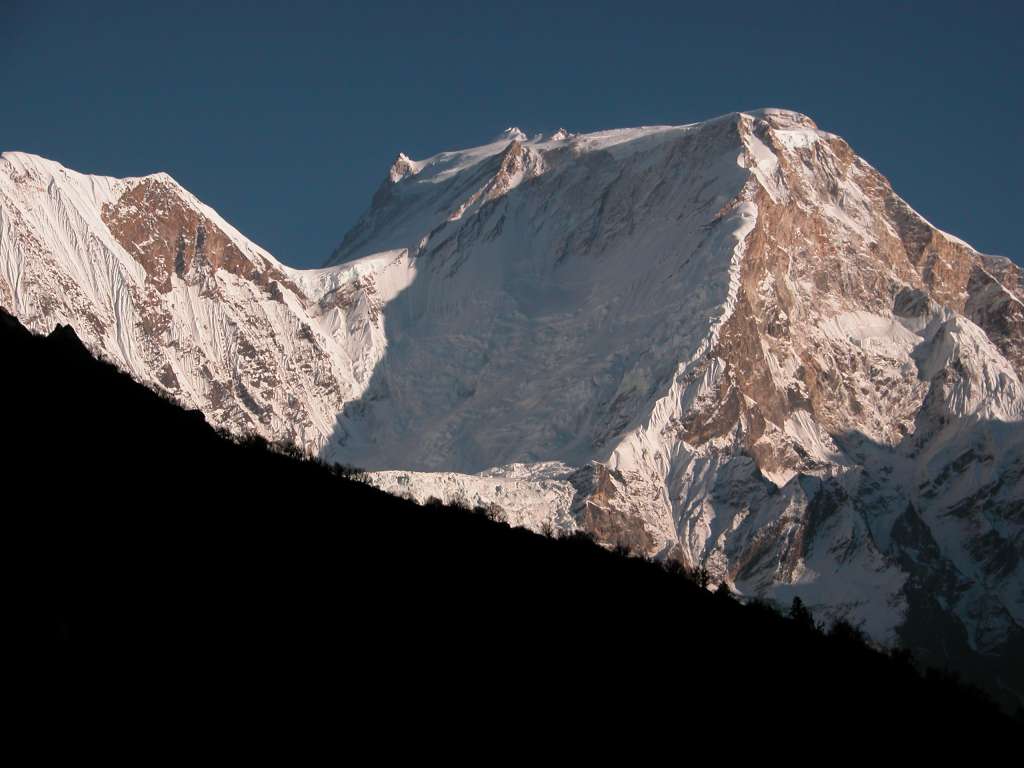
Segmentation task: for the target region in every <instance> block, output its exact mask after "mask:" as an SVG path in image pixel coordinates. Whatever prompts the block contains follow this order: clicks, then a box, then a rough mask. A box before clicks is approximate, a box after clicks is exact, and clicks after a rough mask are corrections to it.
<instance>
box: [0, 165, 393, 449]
mask: <svg viewBox="0 0 1024 768" xmlns="http://www.w3.org/2000/svg"><path fill="white" fill-rule="evenodd" d="M402 264H403V260H402V256H401V254H392V255H388V254H382V255H380V256H377V257H374V258H373V259H370V260H367V261H365V262H364V263H361V264H357V265H349V266H346V267H342V268H338V269H334V270H327V271H315V272H310V273H305V272H295V271H294V270H290V269H288V268H287V267H285V266H283V265H281V264H279V263H278V262H277V261H275V260H274V259H273V257H271V256H270V255H269V254H267V253H266V252H264V251H263V250H262V249H260V248H258V247H257V246H255V245H253V244H252V243H250V242H249V241H248V240H246V239H245V238H244V237H242V236H241V235H240V234H239V233H238V232H236V231H235V230H234V229H233V228H232V227H231V226H230V225H228V224H227V223H226V222H224V221H223V220H222V219H220V217H219V216H217V214H216V213H215V212H214V211H212V210H211V209H209V208H207V207H206V206H204V205H203V204H202V203H200V202H199V201H198V200H196V199H195V198H194V197H192V195H190V194H189V193H188V192H186V191H185V190H184V189H182V188H181V187H180V186H179V185H178V184H177V183H176V182H174V180H173V179H171V178H170V177H169V176H167V175H166V174H156V175H154V176H148V177H145V178H141V179H125V180H117V179H106V178H101V177H91V176H83V175H81V174H77V173H74V172H73V171H69V170H67V169H64V168H62V167H60V166H59V165H57V164H56V163H52V162H50V161H46V160H43V159H42V158H38V157H33V156H30V155H22V154H18V153H7V154H5V155H4V156H3V159H2V161H0V299H2V301H3V304H4V306H5V307H6V308H8V309H10V310H11V311H13V312H14V313H16V314H17V315H18V316H19V318H20V319H21V320H22V322H23V323H25V325H26V326H28V327H29V328H31V329H33V330H35V331H37V332H48V331H50V330H52V328H53V326H54V325H55V324H57V323H65V324H70V325H73V326H75V327H76V328H77V329H78V331H79V333H80V335H81V336H82V339H83V341H85V343H86V344H87V345H89V347H90V348H91V349H92V350H93V351H94V352H96V353H98V354H100V355H102V356H104V357H106V358H108V359H110V360H112V361H113V362H115V363H117V364H118V365H120V366H122V367H123V368H125V369H126V370H128V371H129V372H131V373H132V374H133V375H134V376H136V377H137V378H138V379H140V380H142V381H145V382H148V383H150V384H154V385H156V386H158V387H159V388H160V389H163V390H165V391H166V392H167V393H169V394H170V395H172V396H174V397H175V398H177V399H178V400H180V401H181V402H182V403H183V404H184V405H185V406H186V407H189V408H196V409H200V410H202V411H203V412H204V413H205V414H206V416H207V418H208V419H209V420H210V421H211V423H213V424H214V425H216V426H219V427H223V428H225V429H228V430H230V431H233V432H249V431H253V432H257V433H259V434H261V435H263V436H265V437H267V438H269V439H273V440H278V439H283V440H288V441H291V442H295V443H298V444H299V445H302V446H304V447H305V448H307V449H308V450H309V451H311V452H315V451H318V450H319V449H320V448H321V446H322V445H323V442H324V439H325V436H326V435H327V434H329V432H330V430H331V429H332V427H333V424H334V419H335V415H336V414H337V413H338V411H340V410H341V408H342V407H343V405H344V403H345V402H347V401H348V400H351V399H353V398H355V397H357V396H358V395H359V393H360V392H361V389H362V386H363V385H364V383H365V382H366V381H367V380H368V378H369V375H370V373H371V372H372V370H373V368H374V366H375V365H376V363H377V361H378V360H379V358H380V355H381V353H382V350H383V347H384V344H385V341H384V338H383V330H382V320H381V317H380V306H381V302H382V294H381V288H382V287H383V291H384V293H383V299H386V298H387V295H388V294H387V291H388V290H391V289H390V288H389V287H388V286H389V285H390V284H391V283H390V282H389V280H390V278H388V277H385V278H384V279H383V283H382V284H379V283H378V280H380V276H381V273H390V274H397V273H401V272H402V271H403V267H402ZM401 279H402V278H401V277H399V278H398V280H399V283H400V281H401Z"/></svg>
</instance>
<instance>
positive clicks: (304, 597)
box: [0, 313, 1010, 748]
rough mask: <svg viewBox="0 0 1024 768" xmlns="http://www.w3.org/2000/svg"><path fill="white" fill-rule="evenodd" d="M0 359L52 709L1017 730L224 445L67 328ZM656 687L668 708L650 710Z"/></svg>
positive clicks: (361, 489)
mask: <svg viewBox="0 0 1024 768" xmlns="http://www.w3.org/2000/svg"><path fill="white" fill-rule="evenodd" d="M0 354H2V356H3V359H4V361H5V364H6V365H5V374H4V376H3V377H0V394H2V396H3V397H4V402H6V403H17V404H18V405H19V407H18V408H14V409H11V410H10V412H9V414H8V417H9V418H8V422H7V427H8V429H7V430H6V431H5V440H4V443H3V451H2V453H0V463H2V466H3V468H4V471H5V477H7V478H16V481H17V485H18V487H19V489H20V490H21V492H22V494H23V495H22V496H21V498H22V499H23V501H21V502H15V503H14V504H13V505H12V506H11V508H10V509H9V510H8V516H9V518H10V519H11V522H12V528H11V532H12V533H13V534H14V538H13V539H12V541H14V542H16V544H17V558H16V560H15V561H14V564H15V572H16V575H17V579H16V582H15V584H14V591H15V597H16V599H17V601H18V605H21V606H24V607H27V608H28V609H29V611H28V612H27V613H19V614H16V615H17V616H19V617H21V620H20V621H18V622H16V625H15V627H14V629H15V636H16V637H22V636H24V633H25V630H28V631H29V632H30V633H31V635H30V636H29V645H30V646H31V649H32V651H33V655H32V657H31V658H32V659H36V658H38V654H39V652H40V651H42V652H43V657H42V658H41V659H40V663H39V666H38V668H35V667H32V668H31V669H30V670H28V671H29V673H30V675H31V676H32V677H33V678H34V681H35V682H34V688H35V689H36V691H37V692H40V693H41V695H43V696H44V698H45V699H46V701H47V704H48V705H49V706H50V707H54V708H59V707H64V708H66V710H67V711H68V712H70V713H71V714H73V715H74V717H75V719H76V720H77V721H79V722H80V723H86V722H88V723H91V722H92V721H93V718H95V719H96V720H97V721H100V722H106V723H116V724H117V728H118V730H119V732H121V733H122V735H121V736H119V737H118V738H119V739H124V738H126V736H127V732H128V731H132V732H136V733H140V732H142V731H139V730H137V729H140V728H141V729H145V728H148V727H150V726H151V724H152V722H153V721H154V720H157V721H159V720H162V717H163V713H165V712H166V713H168V714H170V713H173V712H175V711H187V712H188V714H189V719H190V721H192V720H196V719H203V718H205V717H207V716H208V715H209V716H213V717H214V718H215V719H216V721H217V722H219V723H221V724H224V723H226V722H227V719H228V718H230V717H249V716H250V713H252V714H258V713H259V712H262V711H265V708H266V707H268V706H274V707H276V706H277V705H280V704H281V703H282V702H288V706H289V708H294V711H295V712H299V711H301V712H310V713H311V714H312V715H313V716H316V711H317V710H320V715H323V714H324V712H323V711H322V709H321V708H322V707H323V706H334V705H336V704H337V703H338V701H339V700H341V701H344V702H345V703H346V707H349V708H350V709H351V711H350V712H349V714H348V715H347V716H346V717H345V718H344V719H343V722H342V723H339V724H336V725H337V726H338V727H339V728H341V729H342V730H343V731H350V732H351V733H352V736H353V737H356V738H358V737H359V733H358V731H359V729H360V727H361V726H362V725H363V724H365V725H366V726H369V725H380V724H381V721H380V720H379V718H381V717H384V718H385V719H386V722H388V723H391V724H392V725H394V724H395V723H396V722H398V721H397V720H396V719H395V718H396V717H398V716H399V715H400V712H399V711H398V709H399V708H400V709H401V710H402V711H407V710H408V708H410V707H412V708H414V709H415V710H416V711H417V712H418V713H419V714H418V715H417V717H418V718H422V719H423V722H432V721H433V718H434V717H435V716H436V715H437V714H439V712H438V711H437V710H438V707H437V703H438V701H439V699H438V697H441V696H443V701H444V702H445V706H444V707H443V708H442V709H443V712H444V713H445V714H444V717H445V718H447V719H449V720H450V718H451V717H456V716H457V717H460V718H461V717H477V716H481V715H483V714H485V713H486V714H487V716H488V718H493V717H498V716H499V713H507V714H509V715H510V714H511V713H512V712H513V711H515V708H516V707H517V706H518V705H517V704H515V698H513V697H519V696H527V697H528V699H529V700H530V701H532V702H534V703H533V705H532V709H531V711H530V717H531V718H536V719H538V721H539V722H540V723H545V722H558V723H559V724H560V726H561V728H564V729H573V728H578V727H582V726H583V725H584V724H585V723H588V722H592V718H593V717H594V716H595V714H594V713H595V711H599V712H600V717H601V718H602V719H607V718H612V719H614V720H615V722H616V723H617V727H621V728H626V727H629V728H632V727H639V728H653V729H661V728H669V729H672V730H670V731H669V732H675V731H676V730H678V729H679V728H680V727H682V726H681V725H680V723H681V722H685V723H686V728H691V727H696V726H699V727H700V728H701V729H702V732H706V730H707V729H708V728H714V727H717V726H716V723H717V724H718V725H721V724H722V723H721V720H722V718H725V719H726V721H728V722H730V723H734V724H737V725H736V726H735V727H741V726H742V724H743V723H745V722H747V721H751V723H753V720H756V723H757V725H758V727H763V726H764V725H766V724H768V723H772V722H777V723H778V724H779V725H783V724H785V725H786V726H787V727H792V724H793V718H794V714H793V713H794V712H800V715H799V725H800V728H808V729H809V728H819V727H824V728H826V729H833V728H835V727H836V722H837V718H840V719H841V722H842V723H844V727H846V728H849V727H855V728H860V727H865V728H882V727H886V728H889V727H891V724H892V723H894V722H899V723H900V724H901V728H902V729H903V731H902V733H903V734H904V735H907V736H910V735H912V734H913V733H914V731H913V729H914V728H916V727H917V726H918V725H919V724H927V725H928V726H929V727H932V728H935V727H950V728H954V727H955V728H957V729H960V732H962V733H963V734H964V735H965V736H966V735H967V734H969V735H970V738H971V739H975V740H976V739H978V738H982V737H985V736H991V735H995V734H998V733H1000V732H1002V731H1003V730H1004V729H1006V728H1008V727H1009V726H1010V722H1009V721H1008V720H1006V719H1005V718H1004V717H1003V716H1001V715H1000V714H999V713H998V712H997V711H996V710H995V708H994V707H993V705H992V704H991V702H988V701H986V700H985V699H984V698H981V697H979V696H977V695H976V694H972V693H971V692H970V691H969V690H967V689H964V688H960V687H958V686H956V685H953V684H951V683H950V682H949V681H948V680H945V679H944V678H941V677H936V676H932V677H930V678H929V679H928V680H927V681H925V680H923V679H921V678H919V677H918V676H917V675H916V674H915V673H913V672H912V671H911V669H910V668H909V667H908V666H907V665H906V663H905V662H904V661H902V660H900V659H898V658H897V659H890V658H887V657H885V656H883V655H881V654H878V653H876V652H874V651H870V650H868V649H867V648H866V647H864V646H863V645H861V644H859V643H858V642H857V641H856V639H855V638H852V637H851V636H850V635H849V633H846V634H843V633H839V634H836V635H834V636H831V637H829V638H826V637H824V636H822V635H820V634H818V633H816V632H813V631H809V630H807V629H805V628H803V627H802V626H801V625H800V624H798V623H797V622H795V621H792V620H788V619H783V618H781V617H779V616H778V615H777V614H775V613H774V612H772V611H770V610H766V609H764V608H756V607H741V606H739V605H738V604H737V603H736V602H735V601H734V600H733V599H731V598H728V597H724V596H722V595H711V594H709V593H708V592H706V591H704V590H702V589H700V588H698V587H697V586H695V585H694V584H693V583H692V582H691V581H690V580H688V579H687V578H684V577H683V576H682V575H680V574H678V573H675V574H673V573H670V572H668V571H666V570H665V569H664V568H662V567H660V566H657V565H654V564H651V563H647V562H644V561H641V560H638V559H627V558H624V557H622V556H621V555H618V554H615V553H612V552H608V551H605V550H603V549H601V548H599V547H597V546H595V545H593V544H592V543H590V542H589V541H586V540H584V539H582V538H580V537H573V538H571V539H563V540H560V541H555V540H551V539H547V538H544V537H541V536H537V535H535V534H532V533H529V532H527V531H525V530H523V529H516V528H509V527H507V526H505V525H501V524H497V523H494V522H492V521H490V520H488V519H487V518H486V517H485V516H484V515H483V514H480V513H470V512H467V511H462V510H455V509H450V508H444V507H440V506H435V507H433V508H431V509H425V508H421V507H417V506H415V505H413V504H411V503H409V502H406V501H402V500H400V499H396V498H394V497H392V496H389V495H386V494H384V493H382V492H380V491H377V490H375V489H373V488H371V487H369V486H366V485H363V484H362V483H359V482H354V481H352V480H349V479H346V478H344V477H340V476H338V475H337V473H335V472H332V471H331V470H329V469H327V468H326V467H324V466H323V465H319V464H314V463H311V462H309V461H299V460H297V459H295V458H291V457H288V456H285V455H282V454H279V453H274V452H271V451H268V450H267V449H266V447H265V445H263V444H260V443H256V442H247V443H242V444H238V443H235V442H233V441H231V440H229V439H228V438H227V437H222V436H220V435H218V434H217V433H215V432H214V431H213V430H212V429H211V428H210V427H209V426H207V424H206V423H205V422H204V420H203V419H202V418H201V417H200V416H199V415H198V414H196V413H195V412H186V411H182V410H181V409H179V408H178V407H176V406H175V405H173V404H172V403H170V402H168V401H166V400H164V399H162V398H160V397H158V396H157V395H155V394H154V393H152V392H150V391H149V390H147V389H145V388H144V387H142V386H140V385H138V384H136V383H134V382H132V381H131V380H130V379H129V378H128V377H126V376H124V375H123V374H120V373H118V372H117V371H115V369H113V368H112V367H111V366H109V365H105V364H102V363H98V362H96V361H95V360H93V359H92V358H91V356H90V355H89V354H88V352H87V351H86V350H85V349H84V347H83V346H82V345H81V343H80V342H79V341H78V339H77V337H76V336H75V334H74V332H73V331H71V330H70V329H68V328H66V327H60V328H57V329H56V330H55V331H54V332H53V333H52V334H51V335H50V336H48V337H33V336H31V335H30V334H28V333H27V332H26V331H24V329H22V328H21V327H20V326H19V325H18V323H17V322H16V321H15V320H13V319H12V318H10V317H9V316H7V315H5V314H2V313H0ZM69 445H73V446H74V448H75V450H74V451H73V452H72V451H69V450H67V447H68V446H69ZM30 490H31V493H29V491H30ZM667 605H668V606H672V607H673V610H670V611H665V610H664V608H665V606H667ZM652 616H658V619H657V620H656V621H651V620H649V619H650V617H652ZM698 659H699V660H700V663H698V664H696V665H694V664H693V663H692V662H693V661H694V660H698ZM664 691H675V692H678V695H675V696H674V697H673V700H672V702H671V704H670V705H669V706H667V707H666V706H665V702H664V700H663V699H662V697H661V695H660V693H663V692H664ZM442 692H443V693H442ZM332 702H333V704H332ZM756 702H761V703H763V704H765V705H766V706H761V705H759V704H758V705H755V703H756ZM481 708H483V709H481ZM503 716H504V715H502V717H503ZM499 719H500V717H499ZM49 722H50V723H51V724H53V725H54V727H57V726H56V721H53V720H51V721H49ZM460 722H461V720H460ZM488 726H489V727H494V726H495V722H494V721H493V719H491V720H490V721H489V722H488ZM63 729H64V726H60V730H61V732H63V733H69V732H68V731H65V730H63ZM914 738H916V736H915V737H914ZM149 748H152V745H151V746H150V747H149Z"/></svg>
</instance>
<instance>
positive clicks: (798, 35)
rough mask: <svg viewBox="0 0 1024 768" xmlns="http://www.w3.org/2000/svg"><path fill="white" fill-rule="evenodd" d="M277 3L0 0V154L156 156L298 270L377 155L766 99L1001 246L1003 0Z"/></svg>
mask: <svg viewBox="0 0 1024 768" xmlns="http://www.w3.org/2000/svg"><path fill="white" fill-rule="evenodd" d="M291 5H293V4H291V3H258V2H247V3H242V2H239V3H227V2H213V1H211V2H203V3H195V2H188V1H182V0H179V2H175V3H156V2H138V1H137V0H136V1H135V2H130V3H127V2H126V3H115V2H95V3H85V2H73V3H58V2H46V1H41V0H26V1H24V2H23V1H22V0H0V104H2V105H3V106H2V107H0V149H18V150H24V151H29V152H35V153H38V154H42V155H45V156H47V157H51V158H54V159H56V160H59V161H60V162H62V163H64V164H65V165H67V166H69V167H72V168H75V169H76V170H81V171H86V172H92V173H104V174H109V175H114V176H127V175H141V174H145V173H150V172H153V171H157V170H165V171H167V172H169V173H170V174H171V175H173V176H174V177H175V178H177V179H178V180H179V181H180V182H181V183H182V184H184V185H185V186H186V187H188V188H189V189H190V190H191V191H192V192H194V193H195V194H196V195H198V196H199V197H200V198H201V199H203V200H204V201H205V202H207V203H209V204H210V205H212V206H213V207H215V208H217V209H218V210H219V211H220V212H221V213H222V214H223V215H224V216H225V218H227V219H228V220H229V221H231V222H232V223H233V224H234V225H235V226H237V227H238V228H239V229H240V230H241V231H242V232H244V233H245V234H246V235H248V236H249V237H250V238H252V239H253V240H255V241H256V242H258V243H260V244H261V245H264V246H265V247H267V248H268V249H269V250H270V251H271V252H273V253H274V254H275V255H276V256H277V257H278V258H280V259H281V260H282V261H285V262H286V263H289V264H293V265H296V266H314V265H319V264H320V263H321V262H322V261H323V260H324V259H325V258H326V257H327V256H328V255H329V253H330V251H331V249H332V248H333V246H334V245H335V244H336V243H337V242H338V241H339V240H340V239H341V237H342V235H343V234H344V232H345V230H346V229H347V227H348V226H349V225H350V224H351V223H352V222H353V221H354V219H355V218H356V217H357V216H358V215H359V213H360V212H361V211H362V210H363V209H364V208H365V207H366V205H368V204H369V200H370V197H371V195H372V193H373V191H374V189H375V188H376V187H377V185H378V184H379V183H380V181H381V179H382V178H383V177H384V174H385V172H386V170H387V168H388V166H389V164H390V162H391V160H392V159H393V157H394V155H395V154H396V153H397V152H398V151H399V150H402V151H405V152H406V153H407V154H409V155H411V156H413V157H425V156H427V155H429V154H433V153H435V152H438V151H440V150H443V149H453V148H457V147H460V146H468V145H473V144H479V143H483V142H484V141H486V140H488V139H490V138H491V137H492V136H493V135H494V134H496V133H498V132H499V131H500V130H501V129H502V128H504V127H506V126H508V125H518V126H520V127H521V128H523V129H524V130H526V131H527V132H528V133H532V132H534V131H542V130H550V129H554V128H556V127H558V126H560V125H564V126H565V127H566V128H569V129H570V130H574V131H589V130H598V129H601V128H612V127H621V126H630V125H642V124H655V123H686V122H692V121H695V120H701V119H704V118H708V117H712V116H715V115H718V114H721V113H724V112H730V111H734V110H739V109H748V108H754V107H761V106H778V107H788V108H791V109H796V110H799V111H801V112H805V113H807V114H809V115H811V116H812V117H813V118H814V119H815V120H816V121H817V122H818V124H819V126H820V127H822V128H824V129H826V130H830V131H834V132H836V133H839V134H841V135H842V136H844V137H845V138H846V139H847V140H848V141H849V142H850V143H851V144H852V145H853V147H854V149H855V150H857V151H858V152H859V153H860V154H861V155H863V156H864V157H865V158H866V159H867V160H868V161H869V162H871V163H872V164H874V165H875V166H876V167H877V168H879V169H880V170H881V171H882V172H883V173H884V174H886V175H887V176H888V177H889V179H890V180H891V181H892V182H893V185H894V186H895V188H896V189H897V191H898V192H900V193H901V194H902V195H903V196H904V197H905V198H906V199H907V200H908V201H909V202H910V204H911V205H913V206H914V207H915V208H917V210H919V211H920V212H921V213H922V214H924V215H925V216H926V217H928V218H929V219H930V220H931V221H932V222H933V223H934V224H936V225H937V226H939V227H941V228H943V229H946V230H948V231H950V232H952V233H954V234H956V235H959V236H960V237H963V238H964V239H966V240H968V241H970V242H971V243H973V244H974V245H975V246H976V247H978V248H980V249H981V250H983V251H986V252H990V253H1002V254H1005V255H1008V256H1012V257H1014V258H1016V259H1018V261H1019V260H1021V258H1022V257H1024V236H1022V235H1021V228H1020V227H1019V225H1018V218H1019V217H1020V216H1021V207H1022V206H1021V203H1022V199H1021V191H1020V189H1021V186H1020V179H1021V178H1022V176H1024V173H1022V172H1024V153H1022V150H1024V138H1022V136H1024V131H1022V125H1024V96H1022V94H1024V85H1022V81H1024V77H1022V76H1024V53H1022V50H1024V49H1022V43H1021V30H1022V28H1024V11H1022V10H1020V5H1019V4H1017V3H1010V2H1001V3H967V2H962V3H943V2H920V3H899V2H890V3H873V2H856V3H851V2H834V3H833V2H815V3H801V2H783V3H767V2H763V0H761V1H760V2H754V3H744V2H739V0H730V1H729V2H709V1H705V2H701V3H694V4H690V3H686V2H665V3H660V2H650V3H645V2H632V3H624V2H621V1H620V2H615V3H601V2H594V3H564V2H557V1H556V2H552V3H537V4H534V3H531V2H518V3H512V2H506V3H501V4H498V3H494V4H492V3H488V2H484V1H481V2H466V3H456V2H441V1H437V0H435V2H429V3H427V2H424V3H398V2H374V3H358V4H356V3H351V4H350V3H342V2H336V3H312V2H311V3H302V2H296V3H294V5H295V6H296V8H290V6H291ZM158 7H159V8H158Z"/></svg>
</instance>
